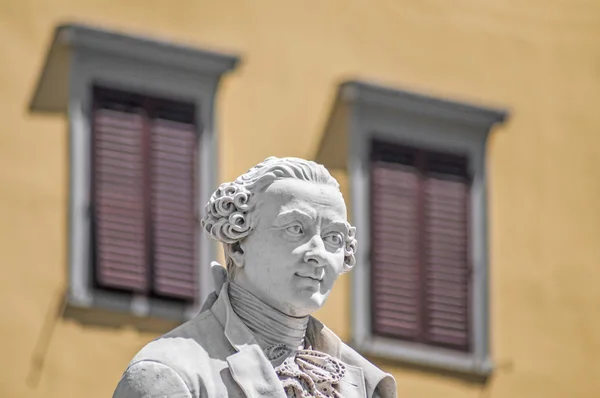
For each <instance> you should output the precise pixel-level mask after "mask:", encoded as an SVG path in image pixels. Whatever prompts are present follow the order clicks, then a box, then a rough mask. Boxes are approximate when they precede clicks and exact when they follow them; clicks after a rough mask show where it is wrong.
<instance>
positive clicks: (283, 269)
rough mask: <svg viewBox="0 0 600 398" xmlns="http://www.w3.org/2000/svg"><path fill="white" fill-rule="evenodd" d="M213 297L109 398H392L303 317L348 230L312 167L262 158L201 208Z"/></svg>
mask: <svg viewBox="0 0 600 398" xmlns="http://www.w3.org/2000/svg"><path fill="white" fill-rule="evenodd" d="M202 227H203V230H204V231H205V232H206V233H207V234H208V235H209V236H210V237H211V238H213V239H216V240H217V241H219V242H221V243H222V244H223V248H224V252H225V259H226V267H222V266H221V265H220V264H218V263H213V265H212V269H213V276H214V279H215V283H216V285H217V286H216V287H217V288H216V290H215V292H213V293H211V294H210V295H209V297H208V299H207V300H206V302H205V304H204V305H203V308H202V309H201V311H200V313H199V314H198V315H197V316H196V317H195V318H193V319H192V320H190V321H188V322H186V323H184V324H183V325H181V326H179V327H178V328H176V329H174V330H172V331H171V332H169V333H167V334H165V335H164V336H162V337H160V338H158V339H156V340H154V341H152V342H150V343H149V344H147V345H146V346H145V347H144V348H142V350H141V351H140V352H139V353H138V354H137V355H136V356H135V357H134V358H133V360H132V361H131V362H130V364H129V366H128V367H127V369H126V371H125V373H124V374H123V376H122V378H121V380H120V382H119V384H118V386H117V388H116V391H115V393H114V397H116V398H125V397H127V398H131V397H279V398H285V397H347V398H353V397H361V398H363V397H384V398H387V397H395V396H396V384H395V381H394V379H393V378H392V376H390V375H389V374H386V373H384V372H383V371H381V370H379V369H378V368H377V367H376V366H375V365H373V364H372V363H370V362H369V361H367V360H366V359H364V358H363V357H362V356H361V355H359V354H358V353H357V352H356V351H354V350H353V349H351V348H350V347H349V346H347V345H346V344H344V343H343V342H342V341H341V340H340V339H339V338H338V337H337V336H336V335H335V334H334V333H333V332H332V331H331V330H329V329H328V328H327V327H326V326H324V325H323V324H322V323H321V322H319V321H318V320H316V319H315V318H313V317H311V316H310V314H311V313H313V312H314V311H315V310H317V309H319V308H321V307H322V306H323V304H324V303H325V300H326V299H327V297H328V296H329V293H330V292H331V289H332V287H333V284H334V283H335V281H336V280H337V278H338V277H339V275H340V274H342V273H344V272H348V271H350V270H351V269H352V267H353V266H354V263H355V256H354V254H355V251H356V248H357V242H356V239H355V228H354V227H352V226H351V225H350V224H349V223H348V221H347V218H346V206H345V203H344V200H343V198H342V194H341V193H340V190H339V185H338V183H337V181H336V180H335V179H334V178H333V177H332V176H331V175H330V174H329V172H328V171H327V169H325V167H323V166H322V165H319V164H317V163H314V162H312V161H307V160H304V159H298V158H276V157H270V158H267V159H266V160H265V161H264V162H262V163H260V164H258V165H256V166H255V167H253V168H252V169H250V170H249V171H248V172H246V173H245V174H243V175H242V176H240V177H239V178H237V179H236V180H235V181H234V182H229V183H224V184H222V185H221V186H220V187H219V188H218V189H217V190H216V191H215V192H214V194H213V195H212V197H211V198H210V200H209V202H208V204H207V205H206V215H205V216H204V218H203V219H202Z"/></svg>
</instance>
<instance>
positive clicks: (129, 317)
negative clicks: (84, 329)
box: [65, 289, 198, 333]
mask: <svg viewBox="0 0 600 398" xmlns="http://www.w3.org/2000/svg"><path fill="white" fill-rule="evenodd" d="M197 312H198V308H197V307H196V306H194V305H193V304H190V303H184V302H176V301H169V300H163V299H160V298H153V297H144V296H136V295H132V294H128V293H121V292H112V291H104V290H99V289H90V290H89V292H88V294H86V297H85V298H84V297H76V296H75V295H73V294H69V295H67V303H66V311H65V316H66V317H69V318H73V319H75V320H76V321H79V322H81V323H84V324H95V325H101V326H112V327H116V328H120V327H123V326H125V325H129V326H133V327H134V328H135V329H140V330H144V331H149V332H155V333H166V332H168V331H169V330H171V329H173V328H174V327H176V326H178V325H180V324H182V323H184V322H186V321H188V320H190V319H191V318H193V317H194V316H195V315H196V314H197Z"/></svg>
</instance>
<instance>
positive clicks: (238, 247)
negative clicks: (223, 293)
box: [229, 242, 244, 268]
mask: <svg viewBox="0 0 600 398" xmlns="http://www.w3.org/2000/svg"><path fill="white" fill-rule="evenodd" d="M229 256H230V257H231V259H232V260H233V263H234V264H235V266H236V267H240V268H241V267H243V266H244V248H243V245H242V243H241V242H235V243H233V244H232V245H231V252H230V253H229Z"/></svg>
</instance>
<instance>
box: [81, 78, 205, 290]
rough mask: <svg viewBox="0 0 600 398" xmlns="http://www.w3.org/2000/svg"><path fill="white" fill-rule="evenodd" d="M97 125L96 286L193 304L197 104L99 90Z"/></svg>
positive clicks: (94, 115) (94, 167)
mask: <svg viewBox="0 0 600 398" xmlns="http://www.w3.org/2000/svg"><path fill="white" fill-rule="evenodd" d="M92 120H93V126H92V135H93V144H92V153H93V165H92V174H93V175H92V180H93V183H92V192H93V194H92V209H93V220H92V225H93V231H92V233H93V242H92V244H93V248H94V271H95V272H94V281H95V284H96V286H98V287H99V288H104V289H117V290H123V291H128V292H136V293H139V294H143V295H154V296H157V297H163V298H172V299H183V300H188V301H193V299H194V298H195V297H196V293H197V292H196V290H197V283H196V282H197V272H196V261H195V257H196V256H195V252H196V247H195V246H196V221H197V218H196V209H197V203H196V177H195V174H196V173H195V168H196V138H197V132H196V128H195V125H194V120H195V118H194V107H193V105H190V104H184V103H176V102H172V101H171V102H167V101H161V100H158V99H155V98H150V97H145V96H140V95H134V94H130V93H125V92H121V91H114V90H106V89H99V88H96V89H95V90H94V104H93V111H92Z"/></svg>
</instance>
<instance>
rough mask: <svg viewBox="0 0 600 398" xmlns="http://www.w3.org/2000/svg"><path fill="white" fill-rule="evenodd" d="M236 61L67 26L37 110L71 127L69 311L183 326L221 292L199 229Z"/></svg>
mask: <svg viewBox="0 0 600 398" xmlns="http://www.w3.org/2000/svg"><path fill="white" fill-rule="evenodd" d="M237 61H238V58H237V57H235V56H231V55H227V54H221V53H216V52H212V51H206V50H201V49H197V48H192V47H187V46H182V45H178V44H172V43H168V42H164V41H158V40H154V39H149V38H146V37H139V36H131V35H124V34H121V33H116V32H110V31H106V30H102V29H97V28H92V27H89V26H82V25H76V24H69V25H63V26H59V27H58V28H57V29H56V31H55V35H54V40H53V42H52V45H51V48H50V51H49V53H48V57H47V59H46V63H45V66H44V69H43V70H42V73H41V77H40V79H39V82H38V85H37V87H36V90H35V93H34V95H33V99H32V101H31V105H30V109H31V110H32V111H34V112H51V113H63V114H64V115H66V117H67V121H68V127H69V174H70V176H69V203H68V207H69V219H68V226H69V227H68V231H69V236H68V242H69V247H68V261H69V267H68V269H69V274H68V291H67V300H66V301H67V305H68V306H69V307H73V308H77V309H82V310H86V309H89V308H100V309H107V310H111V311H119V312H125V313H129V314H133V315H134V316H137V317H158V318H165V319H172V320H176V321H185V320H186V319H189V318H190V317H192V316H194V315H195V314H196V313H197V311H198V310H199V309H200V306H201V304H202V302H203V301H204V298H205V297H206V295H207V294H208V293H209V292H210V291H211V290H212V281H211V277H210V269H209V267H208V264H209V263H210V261H211V260H213V259H214V258H215V256H216V245H215V244H214V243H213V242H211V241H209V240H208V239H207V238H206V237H205V236H204V235H203V234H201V233H199V223H198V220H199V219H200V218H201V217H202V213H203V211H204V208H203V207H204V204H205V203H206V202H207V201H208V199H209V196H210V194H211V193H212V190H213V189H214V188H215V187H216V184H217V171H218V159H217V154H218V150H217V130H216V125H215V122H214V109H215V95H216V93H217V87H218V83H219V80H220V79H221V77H222V75H223V74H224V73H226V72H228V71H230V70H232V69H234V68H235V65H236V64H237Z"/></svg>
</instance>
